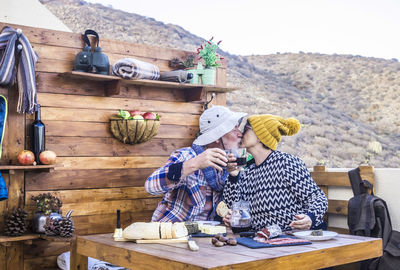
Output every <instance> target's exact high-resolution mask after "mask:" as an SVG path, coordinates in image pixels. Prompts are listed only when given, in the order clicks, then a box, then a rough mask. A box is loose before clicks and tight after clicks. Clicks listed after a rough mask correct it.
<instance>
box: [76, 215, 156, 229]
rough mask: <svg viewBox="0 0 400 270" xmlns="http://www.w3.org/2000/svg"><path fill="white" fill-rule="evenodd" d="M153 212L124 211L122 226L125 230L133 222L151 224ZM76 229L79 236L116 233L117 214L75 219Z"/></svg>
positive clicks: (77, 217)
mask: <svg viewBox="0 0 400 270" xmlns="http://www.w3.org/2000/svg"><path fill="white" fill-rule="evenodd" d="M153 212H154V211H153V210H146V211H137V212H135V211H130V210H127V211H122V212H121V226H122V228H125V227H127V226H129V225H130V224H132V223H133V222H139V221H141V222H149V221H151V216H152V215H153ZM73 219H74V224H75V227H76V230H75V233H76V234H78V235H87V234H99V233H111V232H114V229H115V228H116V224H117V217H116V214H115V212H114V213H111V214H101V215H92V216H75V217H73Z"/></svg>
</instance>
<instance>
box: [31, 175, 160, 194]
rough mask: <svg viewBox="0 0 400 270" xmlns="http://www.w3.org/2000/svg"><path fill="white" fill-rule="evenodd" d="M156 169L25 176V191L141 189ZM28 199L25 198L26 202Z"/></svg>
mask: <svg viewBox="0 0 400 270" xmlns="http://www.w3.org/2000/svg"><path fill="white" fill-rule="evenodd" d="M155 169H156V168H145V169H124V170H120V169H109V170H103V169H98V170H65V171H54V172H53V173H51V174H49V173H33V172H28V173H27V175H26V184H25V189H26V191H35V190H39V191H49V190H70V189H95V188H107V187H109V188H111V187H143V186H144V182H145V180H146V179H147V177H149V176H150V174H151V173H153V171H154V170H155ZM29 199H30V197H29V196H27V200H29Z"/></svg>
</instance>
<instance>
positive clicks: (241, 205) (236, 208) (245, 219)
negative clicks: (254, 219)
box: [230, 200, 251, 234]
mask: <svg viewBox="0 0 400 270" xmlns="http://www.w3.org/2000/svg"><path fill="white" fill-rule="evenodd" d="M230 223H231V228H232V232H233V233H234V234H238V233H241V232H247V231H250V230H251V215H250V204H249V202H247V201H242V200H241V201H238V202H234V203H233V204H232V215H231V218H230Z"/></svg>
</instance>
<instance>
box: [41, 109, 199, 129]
mask: <svg viewBox="0 0 400 270" xmlns="http://www.w3.org/2000/svg"><path fill="white" fill-rule="evenodd" d="M132 109H134V108H132ZM117 113H118V110H94V109H70V108H53V107H43V108H42V121H43V122H46V121H48V120H58V121H60V120H61V121H70V120H71V115H74V116H77V117H74V121H79V122H104V123H108V122H109V121H110V118H111V117H115V116H116V115H117ZM160 116H161V123H162V124H166V125H181V126H198V125H199V115H194V114H183V113H167V112H164V113H160Z"/></svg>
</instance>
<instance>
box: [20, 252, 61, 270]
mask: <svg viewBox="0 0 400 270" xmlns="http://www.w3.org/2000/svg"><path fill="white" fill-rule="evenodd" d="M23 267H24V268H20V269H24V270H43V269H46V270H52V269H54V270H55V269H59V268H58V267H57V255H54V256H47V257H36V258H27V259H25V260H24V266H23Z"/></svg>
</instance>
